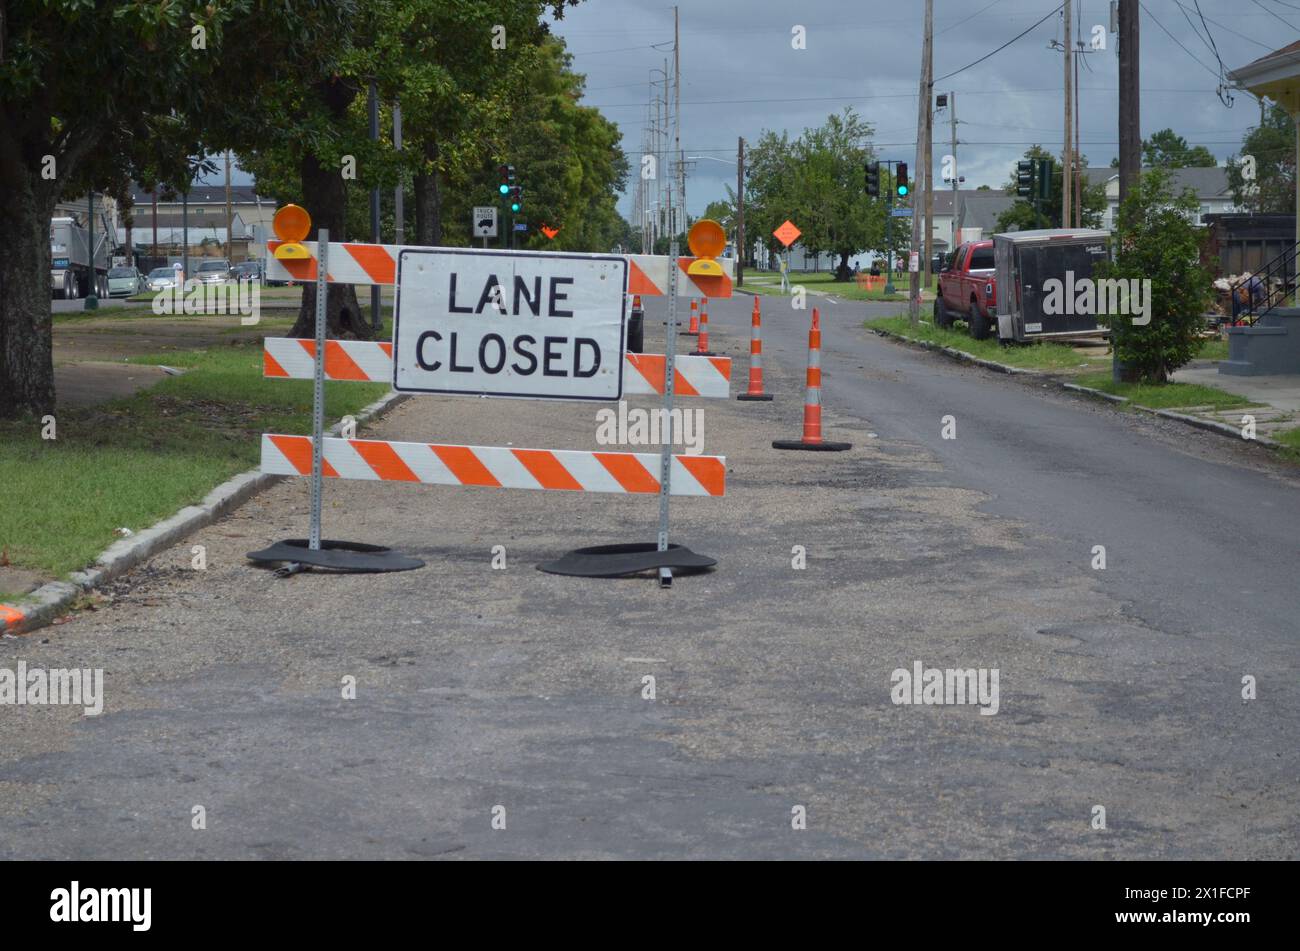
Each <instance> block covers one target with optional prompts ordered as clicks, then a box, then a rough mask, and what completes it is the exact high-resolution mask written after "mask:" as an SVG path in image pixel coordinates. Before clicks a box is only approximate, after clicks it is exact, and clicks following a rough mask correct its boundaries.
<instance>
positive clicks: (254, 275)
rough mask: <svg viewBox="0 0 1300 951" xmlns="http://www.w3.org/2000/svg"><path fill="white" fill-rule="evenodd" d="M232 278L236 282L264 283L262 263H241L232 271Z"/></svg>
mask: <svg viewBox="0 0 1300 951" xmlns="http://www.w3.org/2000/svg"><path fill="white" fill-rule="evenodd" d="M230 277H231V279H232V280H236V281H257V282H258V283H261V281H262V262H261V261H241V262H240V263H238V264H236V265H235V266H234V267H232V268H231V269H230Z"/></svg>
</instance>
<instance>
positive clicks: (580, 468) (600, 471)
mask: <svg viewBox="0 0 1300 951" xmlns="http://www.w3.org/2000/svg"><path fill="white" fill-rule="evenodd" d="M574 455H575V458H571V459H563V457H561V459H562V461H563V463H564V468H565V469H567V470H569V475H571V476H573V478H574V481H576V482H577V483H578V485H580V486H582V490H583V491H584V492H612V493H615V494H623V493H625V491H626V490H625V489H624V488H623V487H622V486H621V485H619V484H618V480H617V479H615V478H614V477H613V476H612V475H610V474H609V470H608V469H606V468H605V467H604V466H603V465H601V463H600V460H599V459H597V458H596V457H595V455H594V454H584V455H581V456H578V455H577V454H576V453H575V454H574ZM653 471H654V470H651V472H652V473H653Z"/></svg>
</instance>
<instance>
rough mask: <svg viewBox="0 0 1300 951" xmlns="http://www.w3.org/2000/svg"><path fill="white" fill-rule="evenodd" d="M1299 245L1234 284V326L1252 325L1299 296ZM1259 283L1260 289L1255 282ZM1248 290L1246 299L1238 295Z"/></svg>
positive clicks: (1232, 300) (1232, 289) (1232, 286)
mask: <svg viewBox="0 0 1300 951" xmlns="http://www.w3.org/2000/svg"><path fill="white" fill-rule="evenodd" d="M1298 253H1300V245H1295V246H1292V247H1289V248H1287V249H1286V250H1285V251H1283V252H1282V253H1281V254H1279V255H1278V256H1277V257H1276V258H1274V259H1273V260H1272V261H1269V262H1268V263H1267V264H1266V265H1264V267H1263V268H1261V269H1260V270H1258V271H1256V272H1255V273H1254V274H1252V275H1251V276H1250V277H1248V278H1246V279H1245V280H1243V281H1238V282H1237V283H1236V284H1233V285H1231V287H1230V289H1229V290H1230V293H1231V295H1232V296H1231V303H1232V313H1233V316H1232V323H1233V324H1235V325H1237V326H1241V325H1247V326H1253V325H1254V324H1255V323H1256V322H1257V321H1258V320H1259V319H1260V318H1261V317H1263V316H1265V315H1266V314H1270V313H1272V312H1273V311H1274V310H1276V309H1277V308H1278V307H1281V306H1282V305H1284V304H1286V303H1289V302H1290V301H1292V300H1294V299H1295V296H1296V258H1297V254H1298ZM1256 280H1258V281H1259V282H1260V283H1259V285H1258V287H1255V286H1254V285H1253V282H1254V281H1256ZM1243 289H1244V290H1245V296H1246V299H1245V301H1244V302H1242V303H1240V304H1239V303H1238V300H1237V296H1238V294H1239V293H1240V292H1241V291H1242V290H1243Z"/></svg>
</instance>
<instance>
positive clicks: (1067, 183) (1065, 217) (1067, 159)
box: [1061, 0, 1074, 228]
mask: <svg viewBox="0 0 1300 951" xmlns="http://www.w3.org/2000/svg"><path fill="white" fill-rule="evenodd" d="M1071 7H1072V3H1071V0H1065V138H1064V140H1063V143H1064V148H1063V154H1062V157H1061V158H1062V161H1061V227H1062V228H1068V227H1070V223H1071V221H1072V220H1073V218H1074V21H1073V19H1072V17H1071V14H1072V10H1071Z"/></svg>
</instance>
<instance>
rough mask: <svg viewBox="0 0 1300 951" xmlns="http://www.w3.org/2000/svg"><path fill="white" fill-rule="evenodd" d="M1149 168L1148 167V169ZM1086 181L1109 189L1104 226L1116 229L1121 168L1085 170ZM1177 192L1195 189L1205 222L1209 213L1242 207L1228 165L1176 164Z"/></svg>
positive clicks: (1198, 220) (1199, 216)
mask: <svg viewBox="0 0 1300 951" xmlns="http://www.w3.org/2000/svg"><path fill="white" fill-rule="evenodd" d="M1144 171H1147V169H1144ZM1084 174H1085V175H1086V176H1087V177H1086V179H1085V180H1086V181H1087V183H1088V184H1089V185H1090V186H1096V185H1103V186H1104V187H1105V189H1106V211H1105V213H1104V214H1103V216H1102V220H1101V226H1102V228H1104V229H1105V230H1107V231H1114V230H1115V215H1116V214H1117V213H1118V210H1119V169H1115V168H1089V169H1085V170H1084ZM1169 174H1170V177H1171V178H1172V180H1173V187H1174V192H1175V193H1176V194H1178V193H1182V192H1184V191H1187V190H1189V189H1190V190H1191V191H1193V192H1195V194H1196V198H1197V200H1198V201H1199V202H1200V210H1199V213H1198V214H1197V217H1196V223H1197V224H1198V225H1199V224H1205V216H1206V215H1224V214H1233V213H1234V212H1236V211H1238V210H1239V209H1238V208H1237V203H1236V201H1235V199H1234V198H1233V196H1232V188H1231V186H1230V185H1229V184H1228V170H1227V169H1226V168H1221V167H1216V168H1172V169H1169Z"/></svg>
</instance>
